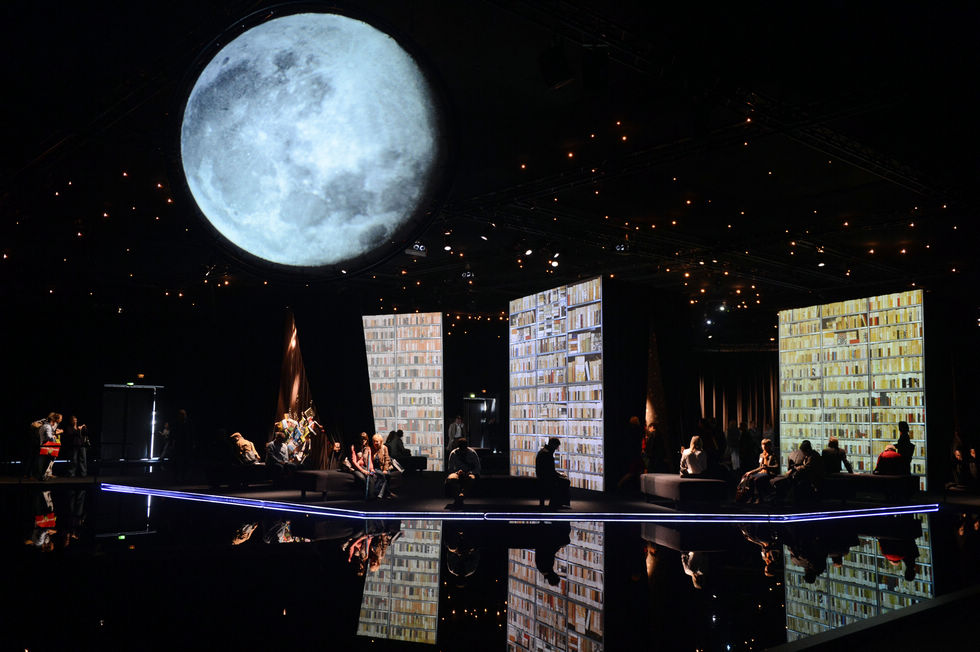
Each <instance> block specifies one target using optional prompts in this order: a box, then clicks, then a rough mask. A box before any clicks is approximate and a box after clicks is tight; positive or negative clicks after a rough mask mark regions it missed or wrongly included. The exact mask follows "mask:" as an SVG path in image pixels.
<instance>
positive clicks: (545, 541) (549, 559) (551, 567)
mask: <svg viewBox="0 0 980 652" xmlns="http://www.w3.org/2000/svg"><path fill="white" fill-rule="evenodd" d="M570 532H571V525H570V524H568V523H555V524H552V525H549V526H548V529H547V530H546V531H545V532H544V534H543V535H542V536H541V538H540V539H539V540H538V541H537V542H536V544H537V545H535V547H534V566H535V568H537V569H538V570H539V571H540V572H541V574H542V575H543V576H544V579H545V580H547V582H548V584H550V585H551V586H558V584H559V583H561V578H560V577H559V576H558V573H556V572H555V555H557V554H558V551H560V550H561V549H562V548H564V547H565V546H567V545H568V543H569V541H571V539H570V538H569V533H570Z"/></svg>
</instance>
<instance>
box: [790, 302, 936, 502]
mask: <svg viewBox="0 0 980 652" xmlns="http://www.w3.org/2000/svg"><path fill="white" fill-rule="evenodd" d="M922 309H923V305H922V291H921V290H911V291H907V292H898V293H895V294H887V295H882V296H876V297H870V298H864V299H853V300H850V301H839V302H836V303H828V304H824V305H820V306H810V307H807V308H796V309H793V310H783V311H781V312H780V313H779V383H780V391H779V428H780V438H779V440H780V457H781V462H782V465H783V468H786V463H787V457H788V455H789V453H790V452H791V451H793V450H795V449H796V448H797V447H798V446H799V444H800V442H801V441H803V440H804V439H809V440H810V442H811V443H812V444H813V447H814V449H816V450H820V449H821V448H822V447H823V446H825V445H826V443H827V440H828V438H829V437H830V436H832V435H833V436H836V437H837V438H838V440H839V441H840V447H841V448H843V449H845V450H846V452H847V457H848V459H849V460H850V461H851V463H852V464H853V465H854V471H855V473H871V472H872V471H873V470H874V467H875V462H876V460H877V458H878V455H879V454H881V452H882V451H883V450H884V449H885V446H887V445H888V444H891V443H894V442H895V441H896V439H897V438H898V424H899V422H900V421H906V422H908V424H909V427H910V430H911V437H912V443H913V444H914V445H915V451H914V453H913V456H912V473H913V474H915V475H918V476H920V478H921V479H920V485H921V488H922V489H925V488H926V478H925V476H926V397H925V358H924V355H925V339H924V329H923V313H922Z"/></svg>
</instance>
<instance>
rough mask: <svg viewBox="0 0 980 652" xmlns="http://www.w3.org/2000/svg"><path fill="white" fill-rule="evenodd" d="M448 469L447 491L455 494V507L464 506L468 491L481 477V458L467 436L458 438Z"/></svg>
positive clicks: (452, 494)
mask: <svg viewBox="0 0 980 652" xmlns="http://www.w3.org/2000/svg"><path fill="white" fill-rule="evenodd" d="M446 470H447V471H449V475H448V476H447V477H446V491H447V493H448V494H449V495H451V496H453V507H462V506H463V498H464V497H465V494H466V491H467V490H468V489H469V487H470V485H471V484H472V483H473V482H474V481H475V480H478V479H479V477H480V458H479V456H478V455H477V454H476V451H475V450H473V449H472V448H470V447H469V446H468V442H467V441H466V438H465V437H460V438H458V439H457V440H456V448H454V449H453V452H452V453H450V454H449V461H448V463H447V464H446Z"/></svg>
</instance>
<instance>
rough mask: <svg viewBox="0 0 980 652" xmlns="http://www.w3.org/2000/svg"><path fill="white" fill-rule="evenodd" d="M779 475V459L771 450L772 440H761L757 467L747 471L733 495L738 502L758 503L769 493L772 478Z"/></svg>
mask: <svg viewBox="0 0 980 652" xmlns="http://www.w3.org/2000/svg"><path fill="white" fill-rule="evenodd" d="M778 473H779V457H778V456H777V455H776V454H775V453H774V452H773V450H772V440H771V439H763V440H762V453H761V454H760V455H759V466H757V467H756V468H754V469H752V470H751V471H747V472H746V473H745V474H744V475H743V476H742V479H741V481H740V482H739V489H738V490H737V491H736V493H735V500H736V501H738V502H742V501H746V500H747V501H749V502H753V503H758V502H760V501H761V500H762V499H763V498H765V497H766V496H768V495H769V493H770V492H771V484H770V483H771V481H772V478H774V477H775V476H776V474H778Z"/></svg>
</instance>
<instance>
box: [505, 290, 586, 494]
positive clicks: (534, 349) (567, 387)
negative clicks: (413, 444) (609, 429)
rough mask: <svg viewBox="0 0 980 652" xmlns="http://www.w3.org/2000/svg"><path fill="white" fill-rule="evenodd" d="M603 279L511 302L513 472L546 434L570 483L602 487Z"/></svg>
mask: <svg viewBox="0 0 980 652" xmlns="http://www.w3.org/2000/svg"><path fill="white" fill-rule="evenodd" d="M602 329H603V323H602V278H601V277H597V278H593V279H589V280H587V281H583V282H580V283H575V284H571V285H563V286H560V287H557V288H553V289H551V290H546V291H544V292H538V293H536V294H532V295H529V296H526V297H522V298H520V299H515V300H513V301H511V302H510V355H509V359H510V420H509V421H510V470H511V471H510V472H511V474H512V475H526V476H533V475H534V459H535V456H536V455H537V452H538V450H540V449H541V447H542V446H544V444H545V443H546V442H547V441H548V439H549V438H550V437H557V438H558V439H560V440H561V447H560V448H559V449H558V453H557V455H556V460H557V461H558V464H559V466H560V467H561V470H562V471H563V472H564V473H566V474H567V475H568V477H569V479H570V480H571V483H572V486H573V487H581V488H585V489H595V490H599V491H601V490H602V489H603V454H604V450H603V433H604V425H603V387H604V385H603V369H602V367H603V360H602V335H603V333H602Z"/></svg>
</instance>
